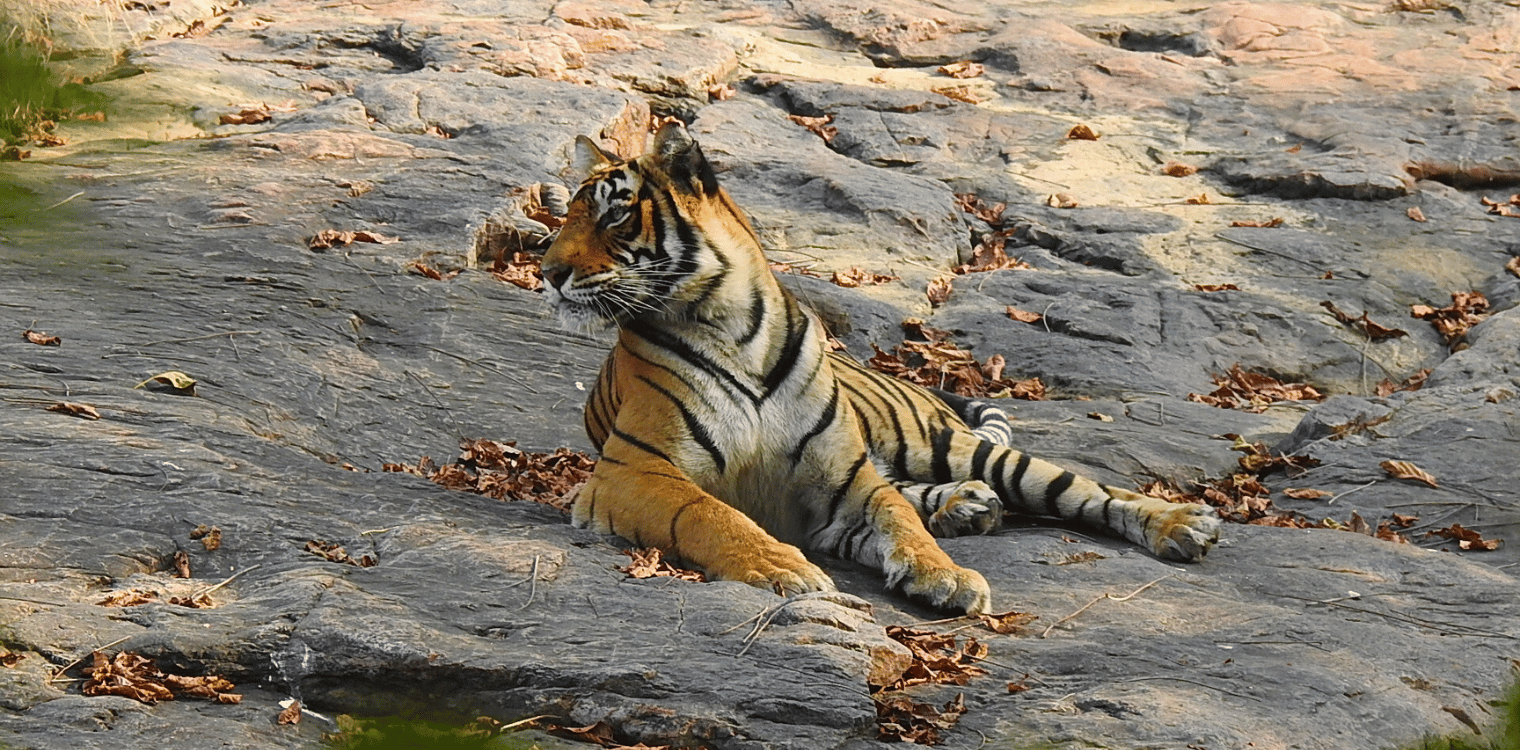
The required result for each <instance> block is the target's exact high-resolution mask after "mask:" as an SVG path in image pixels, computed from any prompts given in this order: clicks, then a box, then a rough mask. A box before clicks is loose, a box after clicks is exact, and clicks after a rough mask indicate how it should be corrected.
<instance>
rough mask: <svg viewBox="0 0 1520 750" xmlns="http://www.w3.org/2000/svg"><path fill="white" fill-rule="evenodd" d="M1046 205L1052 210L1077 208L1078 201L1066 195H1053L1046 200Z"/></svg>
mask: <svg viewBox="0 0 1520 750" xmlns="http://www.w3.org/2000/svg"><path fill="white" fill-rule="evenodd" d="M1045 205H1047V206H1050V207H1051V208H1076V207H1077V206H1078V205H1080V204H1078V203H1077V200H1076V199H1075V198H1073V197H1071V196H1069V195H1067V194H1065V193H1052V194H1050V195H1049V196H1048V197H1046V198H1045Z"/></svg>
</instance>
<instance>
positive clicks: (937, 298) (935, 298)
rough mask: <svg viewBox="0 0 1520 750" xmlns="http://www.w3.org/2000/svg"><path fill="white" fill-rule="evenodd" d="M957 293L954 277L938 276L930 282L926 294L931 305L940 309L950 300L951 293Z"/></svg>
mask: <svg viewBox="0 0 1520 750" xmlns="http://www.w3.org/2000/svg"><path fill="white" fill-rule="evenodd" d="M953 291H955V277H954V276H936V277H935V278H934V279H933V280H931V281H930V282H929V288H928V289H927V290H926V294H927V295H928V296H929V304H930V305H932V306H934V307H939V306H940V305H943V304H945V301H946V300H948V299H950V293H951V292H953Z"/></svg>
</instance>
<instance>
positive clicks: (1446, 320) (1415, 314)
mask: <svg viewBox="0 0 1520 750" xmlns="http://www.w3.org/2000/svg"><path fill="white" fill-rule="evenodd" d="M1409 316H1410V317H1412V318H1419V319H1420V320H1428V321H1430V324H1431V325H1433V326H1435V329H1436V333H1439V334H1441V338H1442V339H1443V340H1444V341H1445V342H1446V345H1447V346H1448V347H1452V346H1456V345H1457V343H1458V342H1460V341H1461V340H1462V337H1464V336H1466V335H1467V331H1468V329H1470V328H1472V327H1473V326H1475V325H1477V324H1478V323H1480V322H1482V321H1483V319H1484V318H1486V317H1488V298H1487V297H1484V296H1483V294H1482V293H1480V292H1452V293H1451V304H1450V305H1449V306H1447V307H1442V308H1440V309H1437V308H1434V307H1431V306H1429V305H1410V306H1409Z"/></svg>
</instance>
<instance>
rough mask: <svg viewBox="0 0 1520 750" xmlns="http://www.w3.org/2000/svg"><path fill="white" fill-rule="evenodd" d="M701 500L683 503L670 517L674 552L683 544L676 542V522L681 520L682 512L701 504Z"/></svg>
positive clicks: (671, 545)
mask: <svg viewBox="0 0 1520 750" xmlns="http://www.w3.org/2000/svg"><path fill="white" fill-rule="evenodd" d="M701 502H702V500H701V499H697V500H692V501H689V502H687V503H686V504H685V505H682V506H681V507H680V509H679V510H677V511H676V512H675V514H674V515H672V516H671V517H670V547H671V549H670V551H671V552H674V551H676V550H678V549H680V548H681V545H680V544H677V543H676V522H677V521H679V520H681V514H682V513H685V512H686V511H687V510H688V509H690V508H691V506H693V505H697V504H699V503H701Z"/></svg>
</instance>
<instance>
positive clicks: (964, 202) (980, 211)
mask: <svg viewBox="0 0 1520 750" xmlns="http://www.w3.org/2000/svg"><path fill="white" fill-rule="evenodd" d="M955 205H956V206H957V207H959V208H960V210H962V211H964V212H966V213H968V214H971V215H972V216H975V217H976V218H978V219H981V220H982V221H985V222H987V223H988V224H992V225H993V226H996V225H998V224H999V223H1001V222H1002V221H1003V211H1005V210H1007V208H1008V204H1007V203H1004V202H1001V201H999V202H997V203H990V204H989V203H984V202H983V201H982V199H981V198H979V197H977V195H976V193H956V194H955Z"/></svg>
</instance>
